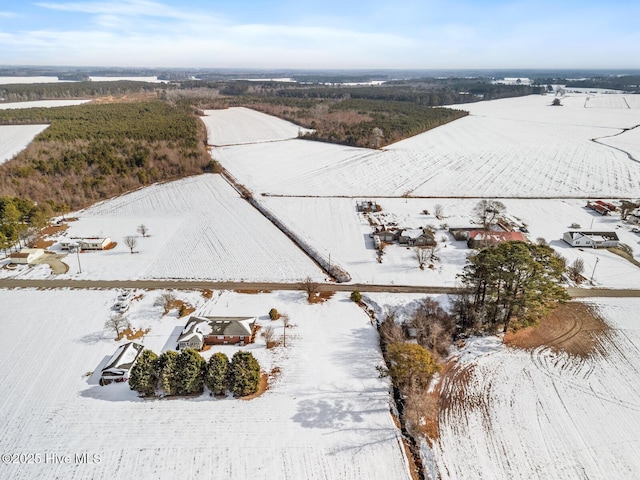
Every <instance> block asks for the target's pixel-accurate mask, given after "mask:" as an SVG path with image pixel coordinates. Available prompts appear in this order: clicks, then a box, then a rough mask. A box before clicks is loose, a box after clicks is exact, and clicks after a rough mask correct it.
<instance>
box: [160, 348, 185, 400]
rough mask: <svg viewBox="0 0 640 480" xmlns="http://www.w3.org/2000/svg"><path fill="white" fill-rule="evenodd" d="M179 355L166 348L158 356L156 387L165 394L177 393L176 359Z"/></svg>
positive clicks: (178, 382)
mask: <svg viewBox="0 0 640 480" xmlns="http://www.w3.org/2000/svg"><path fill="white" fill-rule="evenodd" d="M179 356H180V355H179V354H178V353H177V352H174V351H173V350H168V351H166V352H164V353H163V354H162V355H160V356H159V357H158V388H160V389H162V390H163V391H164V393H165V394H166V395H177V394H178V391H179V389H180V380H179V378H178V375H177V360H178V357H179Z"/></svg>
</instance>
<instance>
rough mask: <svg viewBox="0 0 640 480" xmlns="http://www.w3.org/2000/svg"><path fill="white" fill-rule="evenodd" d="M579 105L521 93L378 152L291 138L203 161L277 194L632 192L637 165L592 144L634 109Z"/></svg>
mask: <svg viewBox="0 0 640 480" xmlns="http://www.w3.org/2000/svg"><path fill="white" fill-rule="evenodd" d="M625 98H626V97H625ZM572 100H574V101H572ZM584 100H585V96H577V97H566V98H565V99H564V102H565V104H564V106H563V107H551V106H550V103H551V101H552V97H547V96H529V97H522V98H512V99H504V100H495V101H490V102H480V103H476V104H465V105H462V106H457V108H464V109H467V110H469V111H470V112H471V115H470V116H468V117H465V118H462V119H460V120H457V121H455V122H452V123H450V124H447V125H444V126H442V127H439V128H436V129H434V130H431V131H428V132H425V133H423V134H420V135H417V136H415V137H412V138H409V139H407V140H403V141H401V142H398V143H396V144H393V145H390V146H389V147H386V148H385V149H383V150H382V151H376V150H368V149H360V148H349V147H344V146H338V145H322V144H320V145H319V144H318V143H317V142H311V141H305V140H299V139H292V140H288V141H282V142H277V143H269V144H251V145H238V146H226V147H219V148H213V149H212V155H213V156H214V158H215V159H216V160H219V161H220V162H221V163H222V164H223V165H224V167H225V168H227V169H228V170H229V171H230V172H231V173H232V174H233V175H234V176H235V177H236V178H238V180H239V181H240V182H241V183H243V184H245V185H248V186H250V187H251V188H252V189H253V190H254V191H255V192H258V193H270V194H278V195H302V196H305V195H311V196H314V195H315V196H326V195H329V196H407V195H408V196H418V197H419V196H426V197H430V196H465V197H479V196H485V197H486V196H498V197H534V198H535V197H546V198H553V197H572V196H573V197H575V196H591V195H593V196H596V195H597V196H604V197H618V196H634V195H637V192H639V191H640V163H639V162H637V161H633V160H631V159H630V158H629V157H628V156H627V154H626V153H625V152H623V151H620V150H619V149H617V148H611V147H609V146H606V145H602V144H599V143H596V142H593V141H592V139H594V138H598V139H600V140H601V141H604V138H605V137H610V136H613V135H616V134H619V133H621V132H622V131H623V129H625V128H632V127H634V126H636V125H639V124H640V109H638V108H627V109H622V108H617V109H616V108H597V107H595V108H594V107H590V108H585V106H584ZM225 112H226V111H208V115H209V116H210V117H218V116H222V115H225ZM207 121H208V122H211V121H213V120H211V118H210V119H208V120H207ZM277 121H278V122H280V121H281V120H277ZM227 128H229V129H231V128H232V127H231V126H227ZM243 128H244V125H243V124H242V123H238V124H237V125H236V129H237V130H238V131H242V129H243ZM228 138H229V139H232V138H233V135H231V134H229V136H228ZM627 138H629V140H628V143H629V144H631V145H629V144H625V147H627V148H629V149H630V151H637V150H638V148H640V147H638V146H637V144H636V140H637V138H638V137H637V136H629V137H627ZM614 141H615V140H614ZM212 143H213V142H212ZM236 143H238V144H240V143H247V142H244V141H237V142H236Z"/></svg>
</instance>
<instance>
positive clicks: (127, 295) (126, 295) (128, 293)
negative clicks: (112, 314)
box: [118, 290, 133, 302]
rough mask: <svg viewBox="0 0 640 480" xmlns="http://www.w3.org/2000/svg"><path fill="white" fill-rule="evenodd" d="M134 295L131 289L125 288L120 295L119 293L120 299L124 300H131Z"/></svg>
mask: <svg viewBox="0 0 640 480" xmlns="http://www.w3.org/2000/svg"><path fill="white" fill-rule="evenodd" d="M132 296H133V294H132V293H131V290H124V291H122V292H121V293H120V295H118V300H119V301H121V302H124V301H126V300H131V297H132Z"/></svg>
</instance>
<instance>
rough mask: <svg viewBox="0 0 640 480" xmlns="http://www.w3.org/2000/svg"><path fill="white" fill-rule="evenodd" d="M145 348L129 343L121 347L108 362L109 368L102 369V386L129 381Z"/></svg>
mask: <svg viewBox="0 0 640 480" xmlns="http://www.w3.org/2000/svg"><path fill="white" fill-rule="evenodd" d="M143 349H144V347H143V346H142V345H140V344H139V343H135V342H129V343H125V344H124V345H120V346H119V347H118V349H117V350H116V352H115V353H114V354H113V355H111V358H109V360H107V366H106V367H104V368H103V369H102V374H101V375H100V385H109V384H110V383H111V382H124V381H126V380H128V379H129V372H130V371H131V368H133V365H134V364H135V363H136V360H137V359H138V357H139V356H140V354H141V353H142V350H143Z"/></svg>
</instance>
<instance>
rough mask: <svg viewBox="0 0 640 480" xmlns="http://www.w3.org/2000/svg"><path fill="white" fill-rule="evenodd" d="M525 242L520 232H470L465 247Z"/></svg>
mask: <svg viewBox="0 0 640 480" xmlns="http://www.w3.org/2000/svg"><path fill="white" fill-rule="evenodd" d="M513 241H517V242H526V239H525V238H524V235H522V233H520V232H495V231H486V230H471V231H470V232H469V240H468V241H467V245H468V246H469V248H478V247H487V246H489V245H497V244H498V243H503V242H513Z"/></svg>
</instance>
